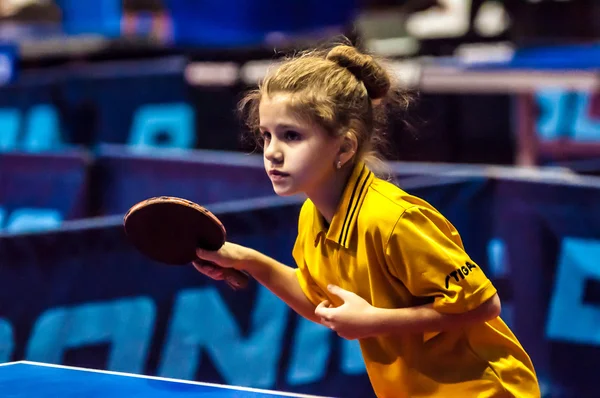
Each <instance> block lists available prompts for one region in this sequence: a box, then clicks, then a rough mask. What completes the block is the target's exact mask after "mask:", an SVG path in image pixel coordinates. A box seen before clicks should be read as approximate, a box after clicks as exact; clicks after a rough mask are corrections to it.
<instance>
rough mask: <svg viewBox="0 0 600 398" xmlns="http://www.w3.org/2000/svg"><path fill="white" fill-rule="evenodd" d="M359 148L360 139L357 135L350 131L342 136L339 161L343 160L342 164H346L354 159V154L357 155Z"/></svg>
mask: <svg viewBox="0 0 600 398" xmlns="http://www.w3.org/2000/svg"><path fill="white" fill-rule="evenodd" d="M357 150H358V140H357V139H356V135H355V134H353V133H352V132H351V131H349V132H347V133H346V134H344V135H343V136H342V142H341V145H340V151H339V153H338V158H337V159H338V162H341V165H342V166H344V165H345V164H346V163H348V162H349V161H351V160H352V158H353V157H354V155H356V151H357Z"/></svg>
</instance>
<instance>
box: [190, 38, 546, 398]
mask: <svg viewBox="0 0 600 398" xmlns="http://www.w3.org/2000/svg"><path fill="white" fill-rule="evenodd" d="M390 87H391V82H390V77H389V75H388V73H386V71H385V70H384V69H383V68H382V66H381V65H380V64H378V63H377V62H376V61H375V60H374V59H373V58H372V57H370V56H368V55H365V54H362V53H360V52H359V51H358V50H357V49H356V48H354V47H352V46H346V45H339V46H336V47H334V48H332V49H331V50H330V51H328V52H325V53H320V52H317V51H313V52H309V53H305V54H302V55H299V56H296V57H295V58H292V59H289V60H287V61H286V62H284V63H283V64H282V65H280V66H279V67H278V68H277V69H275V70H274V71H272V72H270V73H269V74H268V75H267V77H266V78H265V79H264V81H263V82H262V84H261V85H260V86H259V88H258V89H257V90H255V91H253V92H251V93H249V94H248V96H247V97H246V98H245V99H244V100H243V101H242V103H241V108H240V109H242V110H243V111H244V112H243V113H244V114H245V115H246V116H247V121H248V124H249V127H250V128H251V129H252V131H255V132H256V133H257V134H258V135H259V138H260V141H261V142H262V145H263V150H264V164H265V169H266V171H267V173H268V175H269V177H270V179H271V181H272V184H273V188H274V190H275V192H276V193H277V194H278V195H294V194H298V193H303V194H305V195H306V196H307V197H308V199H307V200H306V201H305V203H304V205H303V206H302V210H301V212H300V217H299V223H298V237H297V240H296V243H295V246H294V249H293V256H294V259H295V261H296V263H297V268H296V269H293V268H291V267H288V266H286V265H284V264H281V263H279V262H277V261H276V260H274V259H272V258H269V257H267V256H265V255H263V254H261V253H258V252H256V251H254V250H251V249H249V248H246V247H242V246H239V245H236V244H233V243H226V244H225V245H224V246H223V247H222V248H221V249H220V250H219V251H216V252H208V251H202V250H199V251H198V257H199V259H201V260H199V261H197V262H195V263H194V266H195V267H196V268H197V269H198V270H199V271H200V272H202V273H204V274H206V275H208V276H209V277H212V278H214V279H222V278H223V275H222V272H221V271H219V270H218V269H216V270H215V269H213V268H210V267H209V266H206V264H204V263H203V262H204V261H210V262H214V263H216V264H218V265H220V266H221V267H231V268H236V269H239V270H243V271H246V272H247V273H249V274H250V275H252V276H253V277H254V278H255V279H256V280H257V281H258V282H260V283H261V284H263V285H264V286H265V287H267V288H268V289H269V290H271V291H272V292H273V293H274V294H276V295H277V296H278V297H280V298H281V299H282V300H283V301H285V302H286V303H287V304H288V305H289V306H290V307H291V308H292V309H294V310H295V311H296V312H298V313H299V314H300V315H302V316H304V317H306V318H308V319H310V320H312V321H314V322H317V323H319V324H321V325H324V326H326V327H328V328H330V329H331V330H334V331H335V332H337V334H339V335H340V336H341V337H344V338H347V339H358V340H359V342H360V346H361V350H362V353H363V357H364V361H365V364H366V368H367V372H368V375H369V378H370V380H371V383H372V386H373V389H374V391H375V393H376V394H377V396H378V397H383V398H399V397H521V398H523V397H539V396H540V391H539V388H538V383H537V380H536V375H535V371H534V369H533V365H532V363H531V361H530V359H529V357H528V355H527V354H526V352H525V351H524V350H523V348H522V347H521V345H520V344H519V342H518V341H517V339H516V338H515V336H514V335H513V333H512V332H511V331H510V329H509V328H508V327H507V326H506V325H505V323H504V322H503V321H502V320H501V319H500V318H499V314H500V300H499V298H498V295H497V293H496V289H495V288H494V286H493V285H492V284H491V282H490V281H489V280H488V279H487V277H486V276H485V275H484V273H483V272H482V270H481V268H480V267H479V266H478V265H477V264H476V263H475V262H474V261H473V260H471V259H470V258H469V256H468V255H467V254H466V253H465V250H464V248H463V245H462V241H461V238H460V236H459V234H458V232H457V231H456V229H455V228H454V227H453V226H452V225H451V224H450V222H448V221H447V220H446V219H445V218H444V217H443V216H442V215H441V214H440V213H439V212H438V211H436V209H434V208H433V207H432V206H431V205H429V204H428V203H427V202H425V201H423V200H421V199H419V198H416V197H414V196H411V195H409V194H407V193H405V192H404V191H402V190H401V189H399V188H398V187H396V186H395V185H393V184H391V183H389V182H387V181H385V180H383V179H380V178H378V177H376V176H375V175H374V173H373V171H372V170H373V169H375V168H376V167H377V165H378V164H381V162H378V158H377V156H376V153H375V152H374V143H375V142H376V141H377V140H379V137H380V131H381V130H380V129H379V128H378V127H381V126H382V124H381V123H379V122H380V121H382V120H383V119H381V117H380V115H381V114H382V113H383V112H382V108H383V107H384V104H387V105H386V106H388V108H389V107H390V106H393V105H394V104H396V105H404V104H406V101H405V99H403V98H402V97H396V99H395V100H394V90H391V89H390ZM390 104H391V105H390ZM383 127H385V126H383Z"/></svg>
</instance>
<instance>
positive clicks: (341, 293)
mask: <svg viewBox="0 0 600 398" xmlns="http://www.w3.org/2000/svg"><path fill="white" fill-rule="evenodd" d="M327 290H329V292H330V293H331V294H335V295H336V296H338V297H339V298H341V299H342V301H344V302H345V301H346V300H349V299H351V298H352V297H354V296H356V295H355V294H354V293H352V292H349V291H348V290H344V289H342V288H341V287H339V286H337V285H328V286H327Z"/></svg>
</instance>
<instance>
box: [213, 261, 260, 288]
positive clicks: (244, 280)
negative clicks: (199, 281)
mask: <svg viewBox="0 0 600 398" xmlns="http://www.w3.org/2000/svg"><path fill="white" fill-rule="evenodd" d="M203 265H204V266H205V267H212V268H215V269H220V270H221V271H222V272H223V280H224V281H225V282H226V283H227V284H228V285H229V287H231V288H232V289H233V290H239V289H245V288H246V287H247V286H248V282H249V281H250V277H249V276H248V274H246V273H244V272H242V271H238V270H237V269H233V268H224V267H219V266H218V265H216V264H214V263H209V262H207V261H205V262H204V264H203Z"/></svg>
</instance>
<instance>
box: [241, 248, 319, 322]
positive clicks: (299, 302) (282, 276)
mask: <svg viewBox="0 0 600 398" xmlns="http://www.w3.org/2000/svg"><path fill="white" fill-rule="evenodd" d="M242 269H243V270H244V271H246V272H247V273H249V274H250V275H252V277H253V278H254V279H256V280H257V281H258V282H259V283H260V284H262V285H263V286H265V287H266V288H267V289H269V290H270V291H271V292H273V294H275V295H276V296H277V297H279V298H280V299H281V300H283V301H284V302H285V303H286V304H287V305H289V306H290V307H291V308H292V309H293V310H294V311H296V312H297V313H298V314H300V315H302V316H303V317H305V318H307V319H309V320H311V321H314V322H316V323H320V322H319V319H318V318H317V317H316V316H315V313H314V311H315V306H314V305H313V304H312V303H311V302H310V300H308V298H307V297H306V295H305V294H304V292H303V291H302V288H300V283H299V282H298V277H297V276H296V272H295V270H294V269H293V268H291V267H288V266H287V265H285V264H282V263H280V262H278V261H277V260H275V259H273V258H271V257H269V256H266V255H264V254H262V253H260V252H257V251H254V250H252V251H251V253H250V255H249V256H248V258H247V259H246V261H244V264H243V266H242Z"/></svg>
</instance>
